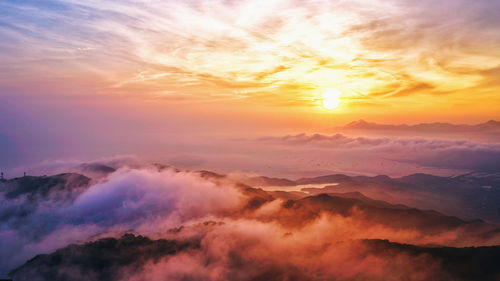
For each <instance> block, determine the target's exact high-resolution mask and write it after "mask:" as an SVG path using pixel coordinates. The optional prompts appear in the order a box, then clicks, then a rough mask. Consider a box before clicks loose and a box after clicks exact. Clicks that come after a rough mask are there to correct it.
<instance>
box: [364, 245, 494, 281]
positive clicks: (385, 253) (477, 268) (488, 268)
mask: <svg viewBox="0 0 500 281" xmlns="http://www.w3.org/2000/svg"><path fill="white" fill-rule="evenodd" d="M363 242H364V244H365V245H367V246H368V247H369V249H370V250H369V251H370V253H372V254H374V255H376V256H382V257H386V258H389V257H394V256H396V255H398V254H401V253H405V254H409V255H411V256H427V257H431V258H432V259H434V260H436V261H438V262H439V263H440V266H441V268H442V269H443V271H444V272H445V273H446V274H447V276H442V277H437V276H436V279H435V280H481V281H490V280H491V281H498V280H500V267H499V266H498V261H500V246H491V247H466V248H453V247H419V246H415V245H408V244H399V243H394V242H389V241H388V240H364V241H363Z"/></svg>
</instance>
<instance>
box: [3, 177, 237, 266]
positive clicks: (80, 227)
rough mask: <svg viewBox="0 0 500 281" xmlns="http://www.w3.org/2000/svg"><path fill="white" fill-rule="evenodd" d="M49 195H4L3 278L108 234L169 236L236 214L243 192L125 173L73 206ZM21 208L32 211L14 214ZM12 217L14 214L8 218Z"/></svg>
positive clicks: (199, 182)
mask: <svg viewBox="0 0 500 281" xmlns="http://www.w3.org/2000/svg"><path fill="white" fill-rule="evenodd" d="M42 179H43V178H42ZM70 183H71V182H68V184H70ZM34 184H36V183H34ZM50 194H51V195H54V196H49V197H46V198H37V197H35V198H33V197H32V196H31V195H30V194H26V195H25V196H21V197H19V198H17V199H15V200H14V201H11V200H7V198H5V197H4V196H5V194H3V193H2V197H1V198H0V200H1V201H2V208H1V209H0V211H1V213H2V217H1V219H2V221H1V224H0V235H1V236H2V237H4V238H5V239H2V242H0V243H1V244H2V249H5V251H3V252H2V253H1V254H0V255H1V259H2V260H5V262H3V263H2V267H1V272H2V274H4V273H5V270H7V269H9V268H12V266H13V265H19V263H21V262H22V261H24V260H26V259H28V258H29V257H30V256H33V255H34V254H36V253H40V252H46V251H52V250H54V249H55V248H58V247H62V246H65V245H67V244H69V243H73V242H77V241H82V240H85V239H87V238H89V237H93V236H96V235H101V234H104V233H108V234H109V233H121V232H124V231H127V230H131V229H134V230H136V231H140V232H144V233H148V234H155V233H161V232H165V231H167V230H168V229H170V228H172V227H174V226H177V225H179V224H181V223H183V222H186V221H190V220H196V219H197V218H201V217H204V218H209V217H210V216H216V215H218V214H220V213H223V212H225V211H227V210H230V209H233V208H235V206H238V204H239V203H240V200H241V198H240V197H241V195H240V193H239V191H238V190H237V189H235V188H233V187H231V186H230V185H223V186H217V185H215V184H214V183H212V182H209V181H206V180H203V179H201V178H200V177H199V176H198V175H197V174H194V173H184V172H179V173H178V172H175V171H173V170H170V169H164V170H162V171H158V170H157V169H139V170H137V169H127V168H123V169H120V170H118V171H116V172H114V173H112V174H111V175H109V176H108V177H107V178H105V179H103V180H101V181H99V182H97V183H95V184H93V185H90V186H89V187H88V188H86V189H85V190H84V191H83V192H79V193H78V196H77V197H76V198H75V199H74V200H69V202H68V201H66V202H64V201H62V200H63V199H64V198H65V197H64V196H60V195H61V194H62V195H64V194H69V190H68V189H66V188H60V189H59V190H51V191H50ZM57 194H59V196H56V195H57ZM33 199H35V200H37V201H35V202H36V205H33V203H32V201H33ZM63 203H64V204H63ZM23 206H24V207H23ZM21 207H22V208H25V207H30V208H31V211H30V212H26V211H23V210H19V212H17V213H12V210H16V209H17V208H21ZM9 213H11V214H12V215H11V216H6V215H8V214H9ZM4 246H5V247H4ZM8 249H10V250H9V251H7V250H8ZM7 257H9V260H8V261H7V260H6V259H7Z"/></svg>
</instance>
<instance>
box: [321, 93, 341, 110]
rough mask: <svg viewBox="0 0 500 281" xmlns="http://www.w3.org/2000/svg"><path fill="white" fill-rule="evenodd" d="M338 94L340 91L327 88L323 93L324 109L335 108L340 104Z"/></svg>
mask: <svg viewBox="0 0 500 281" xmlns="http://www.w3.org/2000/svg"><path fill="white" fill-rule="evenodd" d="M340 95H342V93H341V92H340V91H339V90H337V89H335V88H329V89H327V90H326V92H324V93H323V107H324V108H326V109H336V108H337V107H339V105H340V102H341V100H340Z"/></svg>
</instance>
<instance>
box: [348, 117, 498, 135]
mask: <svg viewBox="0 0 500 281" xmlns="http://www.w3.org/2000/svg"><path fill="white" fill-rule="evenodd" d="M340 128H342V129H347V130H389V131H390V130H407V131H427V132H446V131H448V132H500V122H499V121H495V120H490V121H488V122H485V123H480V124H476V125H466V124H451V123H441V122H434V123H420V124H416V125H407V124H399V125H388V124H378V123H372V122H367V121H365V120H358V121H354V122H351V123H349V124H347V125H345V126H343V127H340Z"/></svg>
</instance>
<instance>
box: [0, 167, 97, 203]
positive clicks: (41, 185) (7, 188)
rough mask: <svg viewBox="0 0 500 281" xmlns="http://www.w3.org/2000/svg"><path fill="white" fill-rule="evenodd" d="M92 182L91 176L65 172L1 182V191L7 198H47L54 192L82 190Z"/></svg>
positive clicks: (70, 192) (68, 193)
mask: <svg viewBox="0 0 500 281" xmlns="http://www.w3.org/2000/svg"><path fill="white" fill-rule="evenodd" d="M89 183H90V178H88V177H86V176H83V175H80V174H75V173H65V174H59V175H53V176H40V177H35V176H24V177H19V178H13V179H8V180H4V181H2V182H0V193H3V195H4V196H5V197H6V198H7V199H14V198H19V197H20V196H23V195H25V196H27V197H28V200H34V198H35V197H37V198H43V199H47V198H48V197H49V196H50V195H51V194H53V193H59V194H61V193H65V195H70V194H72V193H74V192H78V191H81V189H83V188H86V187H87V186H88V185H89Z"/></svg>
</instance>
